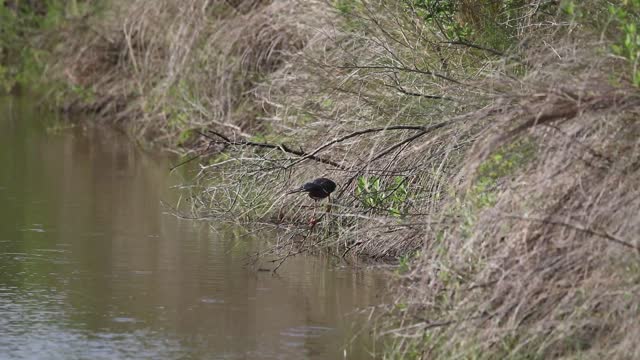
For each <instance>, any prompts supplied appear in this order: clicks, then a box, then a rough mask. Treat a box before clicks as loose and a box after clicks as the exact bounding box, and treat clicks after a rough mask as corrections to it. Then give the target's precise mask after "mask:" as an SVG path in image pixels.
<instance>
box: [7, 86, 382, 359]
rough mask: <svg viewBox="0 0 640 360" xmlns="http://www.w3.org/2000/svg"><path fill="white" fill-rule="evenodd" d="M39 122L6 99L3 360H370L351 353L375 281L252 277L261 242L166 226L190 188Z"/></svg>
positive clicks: (119, 141) (335, 271) (334, 273)
mask: <svg viewBox="0 0 640 360" xmlns="http://www.w3.org/2000/svg"><path fill="white" fill-rule="evenodd" d="M43 116H44V115H43V114H41V113H37V112H35V110H33V109H32V108H31V107H30V106H29V104H28V103H27V102H25V101H24V100H17V99H11V98H3V99H0V204H1V205H2V206H0V358H8V359H45V358H46V359H72V358H76V359H134V358H135V359H177V358H180V359H182V358H187V359H200V358H203V359H204V358H206V359H305V358H309V359H342V358H344V354H345V351H346V354H347V356H346V358H348V359H366V358H370V357H371V355H370V354H369V351H371V343H370V339H369V338H368V336H359V337H358V338H357V339H356V341H354V342H349V340H350V339H352V338H353V336H354V331H355V330H354V326H353V324H354V323H355V322H357V321H358V316H356V315H355V313H356V310H357V309H359V308H363V307H366V306H368V305H372V304H375V303H377V302H378V301H379V298H378V293H379V292H380V291H381V289H383V286H384V283H383V278H382V277H381V276H380V275H379V274H376V273H374V272H371V271H368V272H358V271H353V270H349V269H345V268H336V267H331V266H329V265H328V264H327V261H326V260H323V259H319V258H313V257H297V258H293V259H291V260H289V261H288V262H287V263H286V264H285V265H284V266H283V267H282V268H281V270H280V276H275V277H274V276H271V274H270V273H263V272H256V271H255V270H253V269H251V268H247V267H245V266H244V264H245V262H246V256H247V254H248V252H250V251H255V250H256V248H257V246H259V244H261V243H264V240H265V239H256V241H252V240H250V239H249V237H247V236H243V234H242V233H241V232H240V231H239V230H237V229H226V230H225V229H223V230H219V229H218V230H212V229H211V228H210V227H209V226H208V224H204V223H201V224H194V223H193V222H188V221H184V220H180V219H177V218H175V217H173V216H171V215H167V214H166V209H165V208H164V207H163V206H162V204H161V201H166V202H169V203H175V202H176V201H177V196H178V195H177V194H175V193H174V192H172V191H171V190H170V187H171V186H172V185H174V184H177V183H180V182H183V181H184V179H181V178H180V174H173V175H171V176H170V175H169V174H168V171H167V169H168V168H169V167H170V163H169V161H168V159H166V158H165V157H163V156H158V155H154V154H152V153H145V152H143V151H140V150H139V149H136V148H135V147H134V146H133V145H132V144H131V143H130V142H129V141H128V140H127V139H125V138H124V137H123V136H121V135H119V134H117V133H114V132H110V131H105V130H104V129H99V130H96V129H94V130H82V129H79V128H75V129H72V130H64V131H59V132H55V133H49V134H48V133H47V131H46V130H47V128H46V126H47V125H46V124H47V121H46V118H44V120H43ZM356 328H357V327H356Z"/></svg>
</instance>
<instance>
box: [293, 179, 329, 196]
mask: <svg viewBox="0 0 640 360" xmlns="http://www.w3.org/2000/svg"><path fill="white" fill-rule="evenodd" d="M335 189H336V183H335V182H333V180H331V179H327V178H322V177H321V178H317V179H315V180H313V181H309V182H308V183H306V184H304V185H302V186H300V187H299V188H297V189H295V190H292V191H289V192H288V194H294V193H299V192H306V193H309V197H310V198H312V199H313V200H315V201H318V200H322V199H324V198H328V197H329V196H330V195H331V193H332V192H333V190H335Z"/></svg>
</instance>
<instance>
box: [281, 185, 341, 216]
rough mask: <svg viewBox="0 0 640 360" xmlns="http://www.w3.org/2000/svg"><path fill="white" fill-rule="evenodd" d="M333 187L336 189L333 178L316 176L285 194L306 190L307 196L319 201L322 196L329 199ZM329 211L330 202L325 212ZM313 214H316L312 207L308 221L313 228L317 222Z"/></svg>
mask: <svg viewBox="0 0 640 360" xmlns="http://www.w3.org/2000/svg"><path fill="white" fill-rule="evenodd" d="M335 189H336V183H335V182H333V180H331V179H327V178H323V177H321V178H317V179H315V180H312V181H309V182H308V183H306V184H304V185H302V186H300V187H299V188H297V189H295V190H291V191H289V192H288V193H287V194H295V193H299V192H306V193H308V194H309V197H310V198H312V199H313V200H314V201H319V200H322V199H324V198H329V200H331V198H330V196H331V193H332V192H333V190H335ZM329 211H331V203H329V205H327V212H329ZM315 215H316V208H315V207H314V208H313V215H311V219H310V220H309V223H310V224H311V228H313V227H314V226H315V224H316V222H317V220H316V217H315Z"/></svg>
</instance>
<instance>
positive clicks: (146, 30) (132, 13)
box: [51, 0, 322, 144]
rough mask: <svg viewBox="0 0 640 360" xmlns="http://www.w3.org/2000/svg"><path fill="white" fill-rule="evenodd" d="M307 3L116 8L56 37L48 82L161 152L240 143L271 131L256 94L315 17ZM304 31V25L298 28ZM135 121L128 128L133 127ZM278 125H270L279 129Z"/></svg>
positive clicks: (73, 105)
mask: <svg viewBox="0 0 640 360" xmlns="http://www.w3.org/2000/svg"><path fill="white" fill-rule="evenodd" d="M315 8H317V2H315V1H308V2H305V3H304V4H303V3H300V2H297V1H255V0H245V1H233V2H229V1H222V0H220V1H208V0H193V1H184V2H183V1H171V0H161V1H154V2H148V1H132V2H123V1H120V2H117V1H114V4H113V7H112V9H110V10H109V11H108V12H107V13H105V14H100V15H97V16H92V17H91V16H89V17H86V18H84V19H83V22H82V23H79V24H76V25H75V26H72V27H70V28H69V29H67V31H66V32H64V33H63V34H61V35H60V41H61V42H62V46H60V47H59V48H58V49H57V55H58V58H60V59H62V60H61V61H59V63H58V64H57V66H56V67H55V68H54V69H53V70H52V71H51V74H52V76H58V80H60V81H62V82H65V83H68V84H70V86H69V88H70V89H71V92H72V95H74V96H72V97H71V99H72V100H71V101H67V104H66V107H67V108H68V109H70V110H81V111H92V112H97V113H98V114H99V115H102V118H103V119H104V120H106V121H111V122H113V121H115V122H118V123H123V124H124V125H125V127H126V128H128V129H133V131H134V132H135V133H136V134H137V135H138V136H145V137H146V138H147V139H148V140H151V141H157V142H160V143H164V144H167V143H172V142H176V141H178V142H180V141H182V142H184V141H186V140H189V138H190V137H191V136H192V135H193V134H191V133H189V132H188V131H189V130H190V129H195V128H207V127H209V128H216V129H229V130H232V131H233V132H235V133H236V134H239V135H241V136H249V135H250V133H252V132H258V131H260V130H261V129H263V128H265V127H268V126H271V125H272V123H266V122H264V121H262V120H261V119H257V117H258V115H259V114H260V113H262V112H263V108H264V107H268V106H269V104H267V103H265V102H264V101H263V98H261V97H260V96H258V94H257V93H256V92H255V91H254V89H255V88H257V87H258V86H259V85H260V84H262V83H268V82H269V77H270V73H272V72H274V71H277V70H278V69H279V68H280V67H283V66H285V64H286V62H287V59H289V58H290V57H291V56H292V54H294V53H296V52H298V51H299V49H300V48H302V47H303V46H304V44H305V43H306V42H307V41H308V39H309V37H310V28H311V27H312V26H313V24H314V22H316V21H319V20H320V19H321V18H322V14H319V13H318V12H317V11H315ZM301 24H306V25H304V26H303V25H301ZM134 120H135V121H134ZM276 125H277V124H276Z"/></svg>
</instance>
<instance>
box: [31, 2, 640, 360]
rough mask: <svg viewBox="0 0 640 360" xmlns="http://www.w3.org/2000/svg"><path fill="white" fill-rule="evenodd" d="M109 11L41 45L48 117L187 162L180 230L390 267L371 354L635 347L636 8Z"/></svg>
mask: <svg viewBox="0 0 640 360" xmlns="http://www.w3.org/2000/svg"><path fill="white" fill-rule="evenodd" d="M85 4H90V2H87V3H85ZM108 4H109V6H106V8H104V9H102V10H101V11H100V12H96V13H92V12H91V11H90V10H87V12H86V13H85V14H84V15H82V16H79V17H78V18H77V19H75V21H73V22H71V23H69V24H67V25H66V26H64V27H61V28H59V29H58V31H56V32H55V33H54V34H49V36H47V37H46V38H47V39H48V43H54V44H58V46H55V47H53V48H52V49H50V58H49V59H48V61H47V66H46V69H45V70H44V72H45V74H46V76H47V79H48V81H49V82H52V83H54V84H55V87H54V88H55V89H56V90H55V94H56V96H54V98H55V99H56V100H57V104H58V106H59V107H60V108H63V109H64V110H66V111H73V112H91V113H97V114H98V115H100V116H101V117H102V118H103V119H105V120H103V121H106V122H110V123H112V124H114V125H116V126H120V127H123V128H125V129H127V131H128V132H129V133H130V134H132V136H133V137H135V138H140V139H145V140H146V141H147V142H151V143H155V144H159V145H162V146H165V147H168V148H172V149H174V150H176V149H179V150H178V151H181V152H182V153H184V154H185V156H186V157H189V156H193V155H196V154H199V153H201V152H203V151H206V153H207V156H206V157H205V158H204V159H205V161H203V162H202V163H201V168H202V171H201V173H200V176H199V184H200V185H199V186H200V187H199V188H198V190H196V191H194V193H193V197H192V199H191V201H192V204H193V207H192V210H193V213H194V214H196V215H197V216H200V217H203V218H210V219H215V221H229V222H241V223H256V222H260V223H263V224H264V223H268V224H271V226H273V227H274V228H278V229H280V230H283V229H284V230H285V231H283V234H284V235H282V239H281V240H282V241H281V242H279V244H281V245H280V246H279V247H277V248H275V249H274V251H278V252H284V253H285V254H293V253H299V252H328V253H330V254H332V255H335V256H338V257H342V258H348V257H350V256H366V257H370V258H373V259H377V260H380V259H393V260H395V261H396V262H397V263H398V264H399V265H398V273H400V274H401V275H403V277H402V281H401V284H399V285H398V288H399V291H398V293H399V294H402V295H400V296H399V297H398V299H397V300H396V303H395V304H394V306H393V311H391V312H392V313H393V315H394V316H393V317H392V318H393V319H394V320H390V322H389V324H388V327H389V328H388V329H387V331H388V333H391V334H394V335H397V337H396V339H397V343H396V345H395V346H392V348H393V350H390V351H389V357H393V356H396V357H397V358H443V359H447V358H452V357H474V358H487V359H491V358H541V359H542V358H550V357H565V358H584V357H586V358H591V357H603V356H604V357H606V358H626V356H627V354H639V353H640V349H639V348H638V345H636V342H635V341H633V339H635V338H637V335H638V333H639V332H640V327H638V326H637V325H635V322H631V319H637V317H638V315H639V314H638V309H637V306H635V305H634V302H633V299H634V298H636V297H637V295H639V294H638V292H639V290H640V288H639V287H638V278H639V277H638V267H637V260H638V258H637V252H638V251H637V250H638V243H637V239H636V238H635V236H636V234H637V233H638V229H639V227H640V219H638V217H637V214H638V213H640V211H638V210H639V209H640V203H639V201H638V199H637V198H636V197H634V194H636V193H637V192H638V185H637V184H639V183H640V182H639V181H638V177H639V176H640V171H639V169H638V166H637V163H638V162H637V159H638V155H639V154H638V153H639V152H640V147H639V146H638V142H637V139H638V138H639V137H638V136H637V135H638V134H639V133H640V129H639V128H638V123H637V121H635V115H634V114H635V113H636V111H637V110H638V107H639V105H640V102H639V100H638V99H639V98H638V90H637V89H638V88H637V85H638V84H639V83H640V80H639V79H640V75H638V71H637V68H636V67H635V66H634V65H633V64H635V63H636V62H637V59H638V55H637V46H638V43H640V42H639V41H638V35H637V31H636V30H635V27H634V26H631V25H632V24H635V23H637V20H638V14H639V10H640V4H636V3H635V2H605V1H596V0H593V1H585V2H573V1H561V2H539V1H492V0H485V1H479V2H477V1H476V2H469V1H458V2H450V1H428V0H420V1H385V0H377V1H359V0H339V1H330V2H326V1H313V0H309V1H286V0H283V1H264V2H263V1H250V0H246V1H235V2H228V1H204V0H203V1H193V2H188V3H183V2H174V1H168V0H165V1H156V2H153V3H149V2H145V1H132V2H121V1H112V2H109V3H108ZM252 144H253V145H252ZM255 144H258V145H259V146H255ZM265 144H267V145H268V146H264V145H265ZM288 150H289V151H288ZM320 175H325V176H328V177H331V178H332V179H334V180H336V182H338V184H339V185H340V186H339V188H338V190H337V191H336V196H335V199H334V204H333V206H332V209H331V213H328V214H325V215H324V216H323V218H322V220H321V221H320V222H319V223H318V224H317V225H316V226H315V227H313V228H311V229H310V228H309V226H308V224H307V223H306V222H307V219H308V218H309V215H310V214H311V213H312V212H313V211H314V210H313V206H311V205H312V204H311V202H310V201H309V200H308V199H305V198H302V197H290V196H283V194H284V193H286V191H287V190H289V189H291V188H294V187H296V186H298V185H299V184H300V183H302V182H304V181H306V180H308V179H311V178H314V177H317V176H320ZM321 213H322V211H321ZM631 358H633V356H631Z"/></svg>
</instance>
